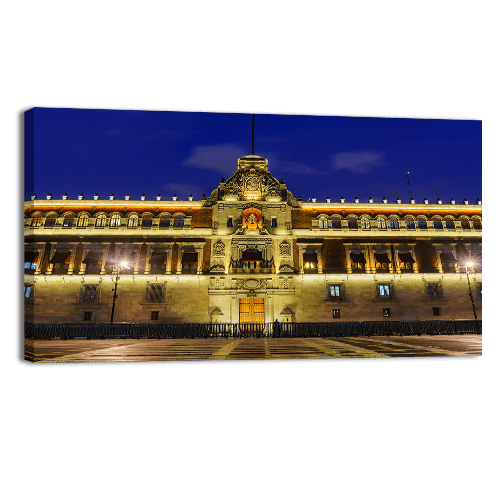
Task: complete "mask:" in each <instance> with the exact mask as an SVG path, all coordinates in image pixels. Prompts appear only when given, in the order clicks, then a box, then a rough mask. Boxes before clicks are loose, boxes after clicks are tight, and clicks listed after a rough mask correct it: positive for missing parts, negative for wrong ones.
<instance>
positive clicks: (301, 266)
mask: <svg viewBox="0 0 500 500" xmlns="http://www.w3.org/2000/svg"><path fill="white" fill-rule="evenodd" d="M305 251H306V249H305V248H304V247H299V273H300V274H304V253H305Z"/></svg>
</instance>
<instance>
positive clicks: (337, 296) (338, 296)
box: [328, 283, 345, 301]
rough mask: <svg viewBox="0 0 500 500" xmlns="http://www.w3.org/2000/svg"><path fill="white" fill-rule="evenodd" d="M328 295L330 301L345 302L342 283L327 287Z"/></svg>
mask: <svg viewBox="0 0 500 500" xmlns="http://www.w3.org/2000/svg"><path fill="white" fill-rule="evenodd" d="M328 293H329V297H330V299H331V300H342V301H343V300H345V287H344V284H343V283H334V284H333V285H329V292H328Z"/></svg>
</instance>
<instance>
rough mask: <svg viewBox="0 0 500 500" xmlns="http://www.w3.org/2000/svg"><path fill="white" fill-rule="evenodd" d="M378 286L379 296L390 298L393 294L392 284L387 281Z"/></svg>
mask: <svg viewBox="0 0 500 500" xmlns="http://www.w3.org/2000/svg"><path fill="white" fill-rule="evenodd" d="M377 286H378V295H379V297H383V298H389V297H390V296H391V285H389V284H386V283H385V284H381V285H377Z"/></svg>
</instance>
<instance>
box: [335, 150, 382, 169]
mask: <svg viewBox="0 0 500 500" xmlns="http://www.w3.org/2000/svg"><path fill="white" fill-rule="evenodd" d="M383 159H384V153H381V152H378V151H350V152H345V153H339V154H336V155H334V156H332V168H333V170H348V171H349V172H351V173H353V174H365V173H367V172H370V171H371V170H373V169H374V168H377V167H382V166H384V165H385V163H384V162H383Z"/></svg>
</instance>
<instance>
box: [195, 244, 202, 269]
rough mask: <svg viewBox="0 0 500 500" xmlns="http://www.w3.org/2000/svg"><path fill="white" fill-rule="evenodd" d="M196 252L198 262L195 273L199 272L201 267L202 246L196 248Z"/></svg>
mask: <svg viewBox="0 0 500 500" xmlns="http://www.w3.org/2000/svg"><path fill="white" fill-rule="evenodd" d="M196 253H197V254H198V264H197V266H196V267H197V269H196V274H201V273H202V269H203V247H201V248H196Z"/></svg>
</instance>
